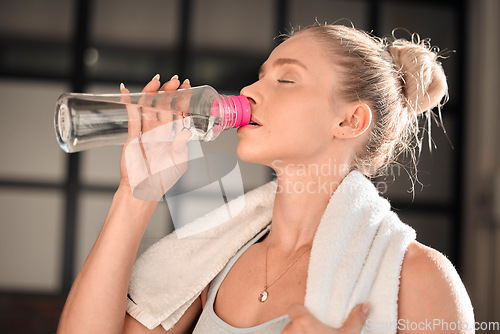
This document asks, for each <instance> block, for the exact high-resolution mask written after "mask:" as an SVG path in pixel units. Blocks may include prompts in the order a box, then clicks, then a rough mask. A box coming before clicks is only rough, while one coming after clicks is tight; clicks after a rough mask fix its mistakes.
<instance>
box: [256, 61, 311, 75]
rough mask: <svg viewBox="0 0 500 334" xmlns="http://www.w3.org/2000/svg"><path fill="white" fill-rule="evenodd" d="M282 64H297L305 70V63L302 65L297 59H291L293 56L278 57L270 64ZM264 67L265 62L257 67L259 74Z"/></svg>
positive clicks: (274, 65)
mask: <svg viewBox="0 0 500 334" xmlns="http://www.w3.org/2000/svg"><path fill="white" fill-rule="evenodd" d="M283 65H297V66H299V67H302V68H303V69H305V70H307V66H306V65H304V64H303V63H302V62H300V61H298V60H297V59H293V58H278V59H276V60H275V61H274V62H273V64H272V66H273V67H276V66H283ZM264 67H265V64H262V66H261V67H260V69H259V76H260V75H261V74H262V73H263V72H264Z"/></svg>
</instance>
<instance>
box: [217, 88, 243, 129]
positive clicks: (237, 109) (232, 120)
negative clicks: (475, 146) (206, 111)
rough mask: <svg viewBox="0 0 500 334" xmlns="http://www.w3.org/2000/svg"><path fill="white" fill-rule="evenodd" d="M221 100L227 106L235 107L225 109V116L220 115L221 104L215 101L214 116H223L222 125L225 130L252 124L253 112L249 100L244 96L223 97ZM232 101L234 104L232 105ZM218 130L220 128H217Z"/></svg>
mask: <svg viewBox="0 0 500 334" xmlns="http://www.w3.org/2000/svg"><path fill="white" fill-rule="evenodd" d="M221 99H222V101H223V103H224V105H226V106H234V110H233V108H231V107H230V108H229V109H228V108H223V110H222V112H223V113H224V115H220V112H221V110H220V109H219V108H220V107H219V102H218V101H217V100H215V101H214V104H213V105H212V112H211V115H212V116H222V117H223V120H224V123H223V124H222V128H223V129H227V128H237V127H240V126H244V125H247V124H248V123H250V118H251V117H252V111H251V110H250V103H249V102H248V98H247V97H246V96H243V95H238V96H236V95H229V96H227V95H221ZM229 101H231V102H232V103H230V102H229ZM216 127H217V128H218V126H216Z"/></svg>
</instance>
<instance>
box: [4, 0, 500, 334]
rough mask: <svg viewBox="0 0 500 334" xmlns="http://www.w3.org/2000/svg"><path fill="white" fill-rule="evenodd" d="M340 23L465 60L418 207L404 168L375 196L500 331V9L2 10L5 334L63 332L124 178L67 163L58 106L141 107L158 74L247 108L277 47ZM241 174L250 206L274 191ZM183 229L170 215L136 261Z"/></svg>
mask: <svg viewBox="0 0 500 334" xmlns="http://www.w3.org/2000/svg"><path fill="white" fill-rule="evenodd" d="M339 19H342V20H340V21H338V23H339V24H346V25H351V23H352V24H353V25H354V26H355V27H356V28H359V29H363V30H367V31H372V32H373V33H374V34H376V35H379V36H385V35H389V34H390V33H391V31H392V29H393V28H397V27H402V28H405V29H408V30H409V31H411V32H418V33H419V34H420V36H421V37H423V38H427V37H429V38H431V40H432V44H433V45H437V46H439V47H440V49H441V50H454V52H453V53H450V56H449V58H448V59H445V60H443V64H444V68H445V72H446V74H447V77H448V80H449V81H448V82H449V90H450V102H449V103H448V104H447V105H446V106H445V107H444V109H443V118H444V124H445V127H446V131H447V133H446V134H445V133H444V132H443V130H442V129H441V128H438V127H437V126H436V125H435V124H433V128H432V138H433V141H434V142H433V146H434V148H433V150H432V152H430V151H429V148H428V146H427V144H425V145H424V149H423V152H422V157H421V162H420V164H419V174H418V176H419V180H420V181H421V183H422V184H416V185H415V196H414V198H413V195H412V193H411V187H412V184H411V182H410V181H409V178H408V175H407V174H406V172H405V171H404V170H403V169H401V168H395V169H393V170H392V174H393V175H395V176H396V180H395V181H394V182H392V181H391V182H389V183H379V181H378V180H375V181H374V182H376V183H377V185H378V186H379V188H380V189H381V191H382V192H384V194H385V195H386V196H388V197H389V199H390V201H391V204H392V205H393V207H394V209H395V210H396V212H397V213H398V214H399V215H400V217H401V219H402V220H403V221H404V222H406V223H407V224H409V225H411V226H413V227H414V228H415V229H416V231H417V235H418V236H417V239H418V240H419V241H420V242H422V243H424V244H426V245H429V246H431V247H433V248H436V249H438V250H439V251H441V252H442V253H444V254H445V255H446V256H447V257H448V258H449V259H450V260H451V262H452V263H453V264H454V265H455V267H456V269H457V270H458V272H459V274H460V275H461V277H462V279H463V281H464V283H465V286H466V288H467V291H468V293H469V295H470V297H471V300H472V303H473V306H474V307H475V316H476V321H496V322H499V321H500V284H499V283H500V262H499V261H500V242H499V241H500V233H499V225H500V135H499V131H498V130H497V129H498V127H499V125H500V116H499V105H500V103H499V102H500V101H499V97H498V96H499V93H500V92H499V91H498V90H499V88H498V87H500V85H499V79H498V78H499V76H500V70H499V66H498V59H500V45H499V44H500V43H499V42H500V41H499V36H498V31H500V23H499V22H500V1H498V0H469V1H466V0H432V1H430V0H429V1H428V0H418V1H416V0H397V1H395V0H394V1H389V0H377V1H370V0H251V1H250V0H141V1H137V0H99V1H97V0H94V1H85V0H44V1H39V0H0V332H2V333H31V334H34V333H54V332H55V330H56V327H57V321H58V317H59V315H60V312H61V309H62V305H63V303H64V300H65V297H66V294H67V292H68V291H69V289H70V288H71V284H72V282H73V279H74V278H75V276H76V274H77V273H78V271H79V269H80V267H81V265H82V264H83V261H84V260H85V258H86V256H87V254H88V252H89V251H90V248H91V247H92V245H93V243H94V241H95V239H96V237H97V235H98V233H99V230H100V227H101V226H102V223H103V221H104V219H105V217H106V213H107V210H108V208H109V205H110V203H111V199H112V196H113V192H114V190H115V189H116V186H117V182H118V178H119V170H118V162H119V156H120V147H111V148H101V149H95V150H90V151H87V152H83V153H77V154H65V153H63V152H62V151H61V150H60V149H59V147H58V145H57V142H56V139H55V134H54V130H53V113H54V106H55V101H56V99H57V98H58V96H59V95H61V94H62V93H63V92H68V91H72V92H95V93H97V92H99V93H110V92H115V93H116V92H118V90H119V89H118V87H119V84H120V82H124V83H125V85H126V86H127V88H129V89H130V90H131V91H140V90H141V89H142V86H143V85H144V84H145V83H146V82H148V81H149V80H150V79H151V78H152V77H153V76H154V75H155V74H156V73H160V74H161V76H162V81H165V80H168V79H169V78H170V77H171V76H172V75H173V74H178V75H179V76H180V78H181V80H183V79H184V78H189V79H190V80H191V83H192V85H193V86H196V85H202V84H209V85H212V86H214V87H216V88H217V89H218V90H219V92H222V93H238V92H239V90H240V89H241V88H242V87H243V86H245V85H247V84H249V83H252V82H253V81H255V80H256V79H257V71H258V69H259V67H260V65H261V64H262V62H263V61H265V59H266V58H267V56H268V54H269V52H270V51H271V50H272V48H273V47H274V46H275V45H276V44H277V43H278V41H277V40H275V39H274V37H275V36H277V35H278V34H279V33H284V32H287V31H289V30H290V28H291V27H292V26H293V27H297V26H304V25H309V24H312V23H314V22H315V20H317V21H319V22H329V23H332V22H335V21H337V20H339ZM424 143H427V137H426V138H425V139H424ZM236 144H237V136H236V133H235V131H233V130H231V131H228V132H227V133H224V134H222V135H221V136H220V138H218V139H217V140H216V141H214V142H213V143H208V144H204V146H203V150H204V151H205V152H215V153H217V152H222V153H226V154H227V153H228V152H229V153H230V154H235V149H236ZM239 166H240V169H241V174H242V178H243V185H244V188H245V190H250V189H253V188H255V187H257V186H259V185H261V184H263V183H265V182H267V181H269V180H270V179H271V178H272V173H271V172H272V171H271V170H270V169H268V168H266V167H262V166H257V165H251V164H246V163H243V162H241V161H240V162H239ZM384 182H386V181H384ZM386 185H389V187H388V188H387V189H386V188H385V186H386ZM211 198H212V197H211V195H210V194H207V195H206V198H205V199H201V201H198V202H197V203H209V202H210V201H211V200H212V199H211ZM184 205H186V207H189V203H185V204H184ZM197 205H202V206H203V205H204V204H197ZM180 211H182V210H180ZM172 228H173V226H172V219H171V214H170V212H169V210H168V206H167V205H166V203H162V204H161V205H160V207H159V208H158V210H157V211H156V213H155V216H154V218H153V220H152V222H151V224H150V226H149V227H148V230H147V232H146V234H145V236H144V238H143V242H142V243H141V248H140V252H142V251H143V250H144V249H145V248H146V247H147V246H149V245H150V244H152V243H153V242H155V241H157V240H159V239H160V238H161V237H162V236H164V235H166V234H167V233H169V232H170V231H171V230H172ZM490 332H491V331H490Z"/></svg>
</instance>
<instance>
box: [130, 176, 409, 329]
mask: <svg viewBox="0 0 500 334" xmlns="http://www.w3.org/2000/svg"><path fill="white" fill-rule="evenodd" d="M275 192H276V182H275V181H273V182H269V183H267V184H265V185H263V186H262V187H260V188H257V189H255V190H253V191H251V192H248V193H247V194H245V195H244V202H245V205H244V208H243V210H242V212H240V213H239V214H238V215H237V216H236V217H233V218H230V219H227V220H225V221H224V220H221V218H220V217H227V209H226V207H225V206H223V207H221V208H218V209H217V210H215V211H213V212H211V213H208V214H207V215H205V216H203V217H201V218H199V219H197V220H195V221H194V222H193V223H191V224H188V225H186V226H183V227H182V228H180V229H179V230H176V231H174V232H172V233H171V234H169V235H168V236H166V237H164V238H163V239H161V240H160V241H159V242H158V243H156V244H155V245H153V246H151V247H150V248H149V249H148V250H147V251H146V252H144V253H143V255H142V256H141V257H140V258H139V259H138V260H137V262H136V264H135V265H134V270H133V272H132V276H131V279H130V286H129V296H130V298H131V299H129V300H128V301H127V312H128V313H129V314H130V315H131V316H132V317H134V318H136V319H137V320H138V321H139V322H141V323H142V324H143V325H145V326H146V327H147V328H149V329H153V328H155V327H156V326H158V325H160V324H161V325H162V326H163V327H164V328H165V329H166V330H168V329H170V328H171V327H173V326H174V324H175V323H176V322H177V321H178V320H179V318H180V317H181V316H182V314H183V313H184V312H185V311H186V309H187V308H188V307H189V306H190V305H191V304H192V302H193V301H194V300H195V299H196V298H197V297H198V296H199V295H200V293H201V291H202V290H203V289H204V288H205V287H206V286H207V284H208V283H209V282H211V281H212V279H213V278H214V277H215V276H216V275H217V274H218V273H219V272H220V271H221V270H222V268H223V267H224V266H225V265H226V263H227V262H228V261H229V259H230V258H231V257H232V256H233V255H234V254H235V253H236V252H237V251H238V249H240V248H241V247H242V246H243V245H244V244H245V243H246V242H247V241H248V240H250V239H251V238H253V237H254V236H255V235H256V234H257V233H259V232H260V231H262V229H264V228H266V227H267V228H269V226H268V225H269V222H270V221H271V217H272V211H273V203H274V195H275ZM235 201H240V202H241V201H243V198H238V199H235ZM237 204H238V203H237ZM240 204H241V203H240ZM207 225H208V226H213V227H212V228H211V229H208V230H207V229H206V226H207ZM183 229H184V230H183ZM196 230H198V231H199V230H202V231H204V232H202V233H198V234H193V231H196ZM179 235H190V236H189V237H182V238H181V237H179ZM415 237H416V234H415V231H414V230H413V229H412V228H411V227H410V226H408V225H406V224H404V223H402V222H401V221H400V220H399V218H398V217H397V215H396V214H395V213H393V212H392V211H390V205H389V202H388V201H387V200H385V199H384V198H382V197H380V196H379V194H378V191H377V190H376V188H375V187H374V186H373V184H372V183H371V182H370V181H369V180H368V179H366V178H365V177H364V176H363V175H362V174H361V173H360V172H358V171H352V172H351V173H349V174H348V175H347V176H346V177H345V178H344V180H343V181H342V183H341V184H340V185H339V187H338V188H337V190H336V191H335V193H334V194H333V196H332V197H331V199H330V201H329V203H328V205H327V208H326V210H325V212H324V214H323V217H322V219H321V222H320V224H319V226H318V229H317V231H316V234H315V236H314V239H313V246H312V250H311V255H310V262H309V270H308V278H307V286H306V297H305V306H306V307H307V308H308V309H309V311H311V312H312V314H313V315H315V316H316V317H317V318H318V319H319V320H321V321H322V322H324V323H326V324H327V325H329V326H332V327H341V326H342V324H343V323H344V321H345V319H346V318H347V316H348V315H349V313H350V311H351V310H352V308H353V307H354V306H355V305H357V304H359V303H363V302H369V303H370V304H371V306H372V309H371V313H370V316H369V322H368V321H367V324H369V326H366V327H365V329H364V332H365V333H370V332H376V330H379V329H381V328H382V327H383V329H384V330H383V332H385V333H388V332H392V333H395V332H396V327H395V326H396V324H397V299H398V291H399V277H400V273H401V264H402V261H403V257H404V254H405V252H406V249H407V247H408V245H409V244H410V242H411V241H413V240H414V239H415ZM388 326H390V330H389V331H388V330H387V329H388Z"/></svg>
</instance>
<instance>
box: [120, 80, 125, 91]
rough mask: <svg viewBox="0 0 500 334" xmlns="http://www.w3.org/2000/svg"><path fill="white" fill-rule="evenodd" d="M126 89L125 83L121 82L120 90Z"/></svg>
mask: <svg viewBox="0 0 500 334" xmlns="http://www.w3.org/2000/svg"><path fill="white" fill-rule="evenodd" d="M124 89H125V85H124V84H123V82H122V83H120V90H124Z"/></svg>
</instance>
